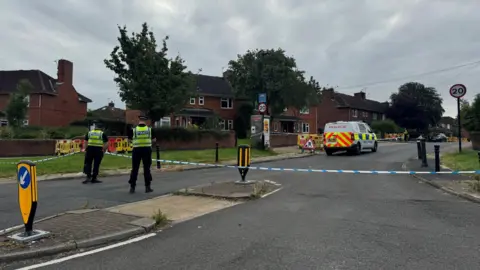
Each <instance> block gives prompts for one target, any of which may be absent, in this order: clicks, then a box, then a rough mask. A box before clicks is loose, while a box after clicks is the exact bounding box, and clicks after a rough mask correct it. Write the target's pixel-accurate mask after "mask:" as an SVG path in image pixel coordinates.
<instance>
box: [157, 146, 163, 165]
mask: <svg viewBox="0 0 480 270" xmlns="http://www.w3.org/2000/svg"><path fill="white" fill-rule="evenodd" d="M156 149H157V169H161V168H162V165H161V164H160V146H159V145H157V147H156Z"/></svg>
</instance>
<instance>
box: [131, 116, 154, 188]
mask: <svg viewBox="0 0 480 270" xmlns="http://www.w3.org/2000/svg"><path fill="white" fill-rule="evenodd" d="M146 120H148V118H147V117H146V116H140V117H139V122H138V126H136V127H135V128H133V129H132V130H131V131H130V133H129V134H128V139H129V140H131V141H132V145H133V150H132V172H131V174H130V180H129V181H128V183H129V184H130V193H135V186H136V183H137V177H138V170H139V168H140V162H142V163H143V176H144V178H145V192H146V193H149V192H152V191H153V189H152V188H151V186H150V184H151V182H152V174H151V172H150V166H151V165H152V142H156V138H155V137H154V136H153V134H152V129H151V128H150V127H148V126H147V124H146V123H145V121H146Z"/></svg>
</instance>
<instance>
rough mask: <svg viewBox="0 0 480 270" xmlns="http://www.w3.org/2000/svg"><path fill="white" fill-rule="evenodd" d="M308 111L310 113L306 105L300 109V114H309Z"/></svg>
mask: <svg viewBox="0 0 480 270" xmlns="http://www.w3.org/2000/svg"><path fill="white" fill-rule="evenodd" d="M309 113H310V109H309V108H307V107H304V108H302V109H301V110H300V114H309Z"/></svg>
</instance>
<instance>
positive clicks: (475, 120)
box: [460, 94, 480, 131]
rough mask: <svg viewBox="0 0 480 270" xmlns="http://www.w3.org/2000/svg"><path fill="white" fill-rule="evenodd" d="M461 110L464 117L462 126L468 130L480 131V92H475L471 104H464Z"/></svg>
mask: <svg viewBox="0 0 480 270" xmlns="http://www.w3.org/2000/svg"><path fill="white" fill-rule="evenodd" d="M463 111H464V115H463V117H464V118H465V119H464V120H463V125H462V126H463V127H464V128H465V129H466V130H468V131H480V94H477V95H476V96H475V99H474V100H473V102H472V104H471V105H469V106H468V107H467V106H465V107H464V109H463ZM460 113H462V111H461V112H460Z"/></svg>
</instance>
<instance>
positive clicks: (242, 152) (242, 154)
mask: <svg viewBox="0 0 480 270" xmlns="http://www.w3.org/2000/svg"><path fill="white" fill-rule="evenodd" d="M250 159H251V151H250V145H239V146H238V153H237V167H238V172H239V173H240V177H242V180H241V181H239V182H237V183H247V182H248V181H245V177H246V176H247V173H248V169H249V167H250Z"/></svg>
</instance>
